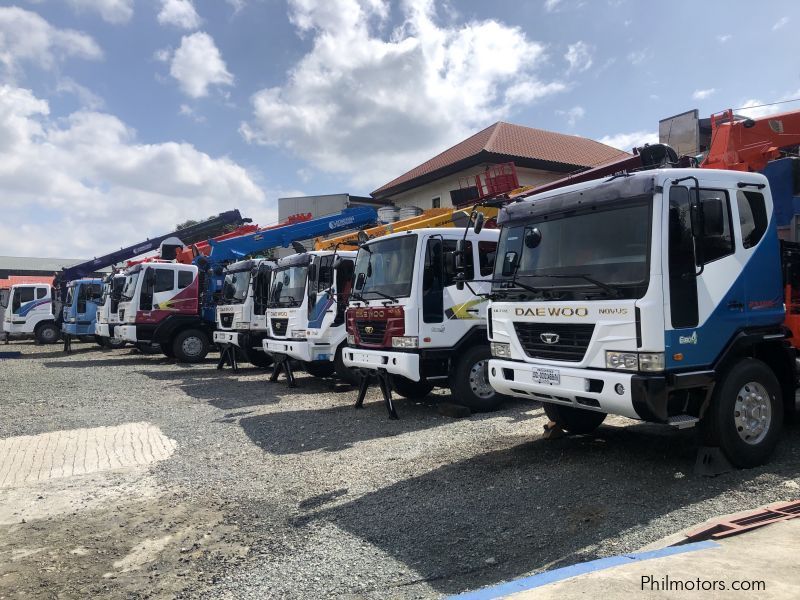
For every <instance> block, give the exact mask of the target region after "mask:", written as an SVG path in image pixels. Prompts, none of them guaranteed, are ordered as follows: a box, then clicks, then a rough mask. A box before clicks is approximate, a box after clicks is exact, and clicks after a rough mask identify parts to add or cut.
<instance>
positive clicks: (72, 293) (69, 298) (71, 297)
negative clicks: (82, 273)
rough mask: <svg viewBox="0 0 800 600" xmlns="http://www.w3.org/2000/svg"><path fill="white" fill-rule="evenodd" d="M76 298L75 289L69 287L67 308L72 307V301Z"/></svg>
mask: <svg viewBox="0 0 800 600" xmlns="http://www.w3.org/2000/svg"><path fill="white" fill-rule="evenodd" d="M74 297H75V287H74V286H69V287H68V288H67V302H66V306H72V299H73V298H74Z"/></svg>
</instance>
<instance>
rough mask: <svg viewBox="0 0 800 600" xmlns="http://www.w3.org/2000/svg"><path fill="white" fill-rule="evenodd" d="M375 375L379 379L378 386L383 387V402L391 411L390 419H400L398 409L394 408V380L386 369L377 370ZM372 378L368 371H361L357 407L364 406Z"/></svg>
mask: <svg viewBox="0 0 800 600" xmlns="http://www.w3.org/2000/svg"><path fill="white" fill-rule="evenodd" d="M375 377H376V378H377V379H378V387H379V388H380V389H381V394H382V395H383V402H384V404H385V405H386V410H387V411H388V412H389V418H390V419H398V418H399V417H398V416H397V411H396V410H395V409H394V402H393V401H392V381H391V379H390V378H389V374H388V373H387V372H386V371H385V370H384V369H378V370H377V371H376V372H375ZM371 378H372V375H370V374H369V373H368V372H366V371H362V372H361V381H360V382H359V384H358V398H356V403H355V408H364V398H365V397H366V396H367V389H369V381H370V379H371Z"/></svg>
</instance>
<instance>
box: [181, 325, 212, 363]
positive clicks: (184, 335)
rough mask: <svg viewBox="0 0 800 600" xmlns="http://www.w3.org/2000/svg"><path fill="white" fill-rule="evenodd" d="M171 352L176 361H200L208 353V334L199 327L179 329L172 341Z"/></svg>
mask: <svg viewBox="0 0 800 600" xmlns="http://www.w3.org/2000/svg"><path fill="white" fill-rule="evenodd" d="M172 352H173V354H174V355H175V358H176V359H178V362H182V363H198V362H202V361H203V359H204V358H205V357H206V355H207V354H208V336H206V334H205V333H203V332H202V331H201V330H199V329H186V330H184V331H181V332H180V333H179V334H178V335H177V336H175V340H174V341H173V342H172Z"/></svg>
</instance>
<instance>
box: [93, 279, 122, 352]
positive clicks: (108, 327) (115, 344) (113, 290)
mask: <svg viewBox="0 0 800 600" xmlns="http://www.w3.org/2000/svg"><path fill="white" fill-rule="evenodd" d="M124 287H125V275H124V274H123V273H113V274H111V275H108V276H107V277H106V278H105V279H104V280H103V295H102V296H101V299H100V302H101V304H100V306H99V307H98V308H97V318H96V319H95V324H94V333H95V336H96V338H97V341H98V343H99V344H100V345H101V346H103V347H105V348H122V347H124V346H125V343H126V342H125V341H124V340H118V339H117V338H115V337H114V328H115V327H116V326H117V325H119V323H120V321H119V312H118V309H119V301H120V298H121V296H122V288H124Z"/></svg>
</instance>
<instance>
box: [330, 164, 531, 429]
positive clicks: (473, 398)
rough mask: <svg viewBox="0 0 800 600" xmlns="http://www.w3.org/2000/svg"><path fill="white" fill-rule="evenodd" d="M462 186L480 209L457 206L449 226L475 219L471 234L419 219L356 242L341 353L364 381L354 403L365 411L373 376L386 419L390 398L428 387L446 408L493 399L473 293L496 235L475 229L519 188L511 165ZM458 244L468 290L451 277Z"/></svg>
mask: <svg viewBox="0 0 800 600" xmlns="http://www.w3.org/2000/svg"><path fill="white" fill-rule="evenodd" d="M468 185H469V187H472V188H474V189H473V190H471V192H472V193H470V194H469V195H470V196H471V197H472V198H474V199H478V200H482V202H483V204H482V205H481V206H479V207H478V208H477V209H475V210H472V211H471V210H469V209H467V210H466V211H464V209H463V208H462V209H457V210H455V211H453V214H452V217H451V220H452V221H453V223H455V222H459V223H461V222H470V221H471V219H472V218H476V219H477V223H476V225H477V226H476V227H475V228H474V229H470V228H466V229H461V228H458V229H457V228H453V227H452V226H450V227H441V226H439V227H426V226H425V224H424V223H421V224H418V225H419V227H415V226H411V227H409V228H408V229H406V230H404V231H399V232H394V233H390V234H389V235H383V236H381V237H378V238H376V239H371V240H366V241H364V242H363V243H361V244H360V246H359V249H358V256H357V258H356V264H355V280H354V284H353V290H352V292H351V294H350V301H349V306H348V309H347V312H346V330H347V347H346V348H345V349H344V352H343V362H344V365H345V366H346V367H348V368H350V369H356V370H357V372H358V373H359V375H360V376H361V380H360V385H359V392H358V397H357V400H356V407H361V406H363V402H364V398H365V396H366V392H367V388H368V386H369V382H370V380H371V379H372V378H377V380H378V385H379V387H380V389H381V392H382V395H383V399H384V403H385V404H386V408H387V410H388V412H389V416H390V418H397V412H396V410H395V408H394V403H393V398H392V394H393V392H394V393H397V394H399V395H400V396H403V397H405V398H408V399H412V400H416V399H420V398H423V397H425V396H426V395H428V393H429V392H430V391H431V390H432V389H433V388H434V387H435V386H442V387H448V388H449V389H450V390H451V392H452V400H453V402H455V403H458V404H462V405H464V406H467V407H469V408H470V409H472V410H476V411H483V410H491V409H492V408H494V407H495V406H496V405H497V403H498V402H499V400H500V398H499V396H498V394H496V392H495V390H493V389H492V388H491V386H490V385H489V382H488V379H487V377H486V368H485V367H486V362H487V360H488V358H489V343H488V341H487V339H486V319H485V316H486V305H487V303H486V299H485V298H484V297H482V296H481V295H480V294H481V292H488V291H489V288H488V285H489V279H490V278H491V274H492V267H493V262H494V255H495V251H496V248H497V241H498V231H497V230H496V229H489V228H487V229H482V226H483V224H484V222H485V221H486V220H493V219H494V217H495V216H496V215H497V206H496V205H498V204H502V203H503V202H505V201H506V200H507V198H508V196H509V195H513V194H515V193H518V191H519V190H520V188H519V181H518V179H517V177H516V172H515V170H514V168H513V165H509V164H503V165H496V166H494V167H491V168H489V169H487V171H486V172H485V173H481V174H479V175H477V176H476V177H475V180H474V182H468ZM469 187H467V188H464V189H467V190H468V192H470V190H469ZM451 225H452V223H451ZM459 241H461V245H462V247H463V257H464V259H465V269H466V270H467V271H469V278H470V279H471V280H473V281H474V282H475V283H474V285H473V286H471V287H469V288H465V287H464V286H463V285H460V283H459V282H457V281H456V275H457V273H456V269H455V262H454V261H455V251H456V246H457V245H458V243H459ZM484 288H485V289H484Z"/></svg>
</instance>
